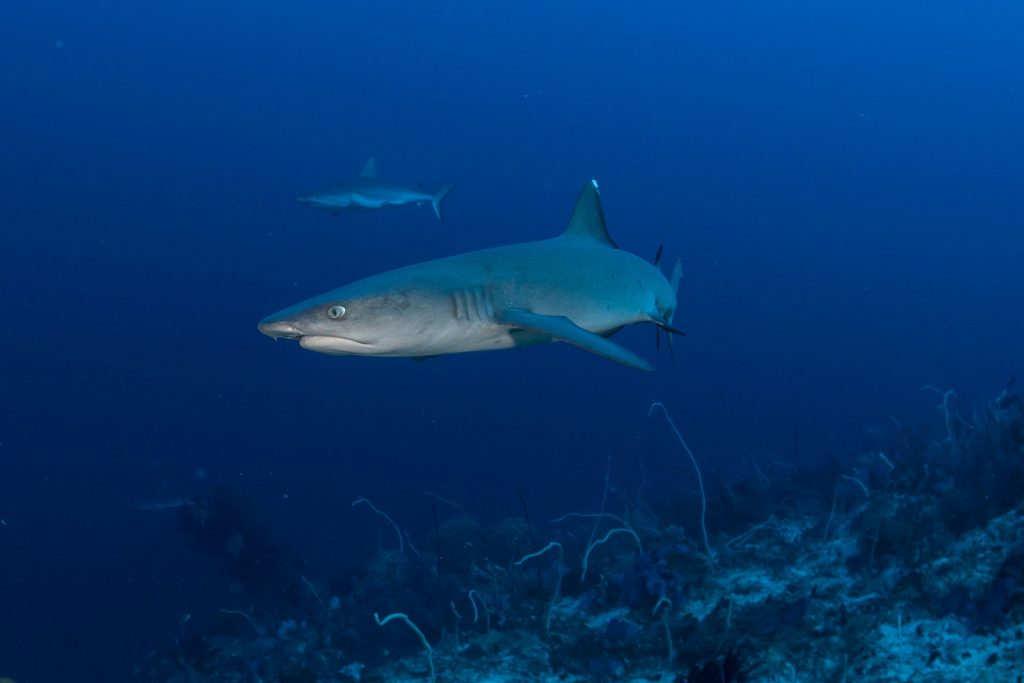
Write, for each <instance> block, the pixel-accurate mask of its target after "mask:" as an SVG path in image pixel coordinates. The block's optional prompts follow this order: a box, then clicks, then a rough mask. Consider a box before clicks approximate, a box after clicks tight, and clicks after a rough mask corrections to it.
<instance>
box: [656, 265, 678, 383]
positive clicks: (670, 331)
mask: <svg viewBox="0 0 1024 683" xmlns="http://www.w3.org/2000/svg"><path fill="white" fill-rule="evenodd" d="M654 260H655V264H660V263H661V248H660V247H659V248H658V255H657V256H656V257H655V259H654ZM682 279H683V262H682V261H681V260H679V259H676V265H675V267H673V268H672V276H671V278H669V284H670V285H671V286H672V291H673V292H675V293H676V297H677V298H678V296H679V282H680V281H681V280H682ZM675 314H676V311H675V309H672V310H671V311H668V312H667V315H665V316H664V317H663V318H662V319H661V320H659V321H657V327H655V328H654V347H655V350H660V349H661V332H662V330H664V331H665V341H666V342H667V344H668V353H669V355H670V356H671V357H672V364H673V365H674V364H675V362H676V349H675V346H674V345H673V343H672V335H674V334H678V335H684V332H683V331H682V330H678V329H676V328H675V327H673V326H672V318H673V317H675Z"/></svg>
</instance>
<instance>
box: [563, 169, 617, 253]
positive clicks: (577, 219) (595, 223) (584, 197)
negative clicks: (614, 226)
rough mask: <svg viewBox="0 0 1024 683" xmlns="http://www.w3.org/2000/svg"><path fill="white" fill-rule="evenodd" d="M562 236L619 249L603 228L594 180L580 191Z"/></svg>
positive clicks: (606, 229) (602, 215)
mask: <svg viewBox="0 0 1024 683" xmlns="http://www.w3.org/2000/svg"><path fill="white" fill-rule="evenodd" d="M562 234H563V235H565V236H567V237H580V238H584V239H590V240H596V241H598V242H600V243H601V244H605V245H607V246H609V247H611V248H612V249H618V248H619V246H618V245H617V244H615V240H613V239H612V237H611V235H609V234H608V228H607V227H605V224H604V208H603V207H602V206H601V194H600V193H599V192H598V191H597V181H596V180H590V181H588V182H587V183H586V184H585V185H584V186H583V189H582V190H580V194H579V197H577V198H576V207H575V208H574V209H573V210H572V217H571V218H570V219H569V225H568V227H566V229H565V232H564V233H562Z"/></svg>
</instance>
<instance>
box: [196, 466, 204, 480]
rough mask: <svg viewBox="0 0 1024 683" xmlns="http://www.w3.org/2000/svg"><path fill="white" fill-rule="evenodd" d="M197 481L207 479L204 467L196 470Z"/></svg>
mask: <svg viewBox="0 0 1024 683" xmlns="http://www.w3.org/2000/svg"><path fill="white" fill-rule="evenodd" d="M196 479H199V480H203V479H206V470H204V469H203V468H202V467H197V468H196Z"/></svg>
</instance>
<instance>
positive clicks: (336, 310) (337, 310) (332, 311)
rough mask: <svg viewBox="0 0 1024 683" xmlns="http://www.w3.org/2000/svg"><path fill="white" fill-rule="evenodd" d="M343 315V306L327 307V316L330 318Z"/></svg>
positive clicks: (334, 318) (335, 318)
mask: <svg viewBox="0 0 1024 683" xmlns="http://www.w3.org/2000/svg"><path fill="white" fill-rule="evenodd" d="M343 315H345V307H344V306H331V307H330V308H328V309H327V317H328V318H330V319H332V320H337V319H338V318H340V317H341V316H343Z"/></svg>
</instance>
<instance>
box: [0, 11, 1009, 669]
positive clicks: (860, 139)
mask: <svg viewBox="0 0 1024 683" xmlns="http://www.w3.org/2000/svg"><path fill="white" fill-rule="evenodd" d="M1022 34H1024V7H1022V6H1021V5H1020V4H1019V3H1012V2H1006V3H987V2H981V3H978V2H940V3H935V2H904V3H897V4H895V5H893V4H891V3H884V4H883V3H877V4H874V3H869V4H864V3H852V2H851V3H842V4H836V3H789V2H779V3H758V2H749V3H719V2H707V3H704V2H701V3H684V4H679V5H676V4H672V3H646V4H645V3H641V4H639V5H636V4H630V3H606V2H598V3H594V2H588V3H580V2H570V3H541V2H531V3H511V2H441V3H435V4H428V3H420V2H408V1H404V2H398V1H395V2H389V3H338V2H322V1H321V2H305V3H270V2H251V3H238V2H220V1H217V2H173V3H172V2H162V1H160V2H147V3H139V2H123V1H104V2H50V1H47V0H35V1H33V2H18V1H12V2H7V3H4V4H2V5H0V64H2V65H3V66H2V68H0V104H2V106H0V141H2V154H0V297H2V299H0V301H2V308H0V311H2V316H0V518H2V519H3V524H2V526H0V676H2V675H6V676H12V677H14V678H15V679H17V680H19V681H57V680H80V681H100V680H105V681H109V680H125V679H126V678H127V677H128V676H129V674H130V672H131V669H132V666H133V665H135V664H137V663H138V662H139V661H141V659H142V658H143V656H144V654H145V653H146V652H147V651H149V650H153V649H161V648H166V647H169V646H170V645H171V644H172V642H173V638H174V636H175V634H176V633H177V632H178V631H177V629H178V626H177V621H176V618H177V615H179V614H180V613H182V612H188V613H191V614H193V615H194V617H193V618H195V619H196V620H197V621H202V620H203V619H207V618H209V615H210V614H211V613H213V612H215V611H216V609H217V608H218V607H221V606H223V605H224V604H225V603H226V601H227V598H226V597H225V596H226V595H227V590H228V588H227V584H228V581H227V578H226V577H225V576H224V575H223V574H222V572H221V571H220V568H219V566H218V564H217V562H216V561H215V560H213V559H211V558H208V557H206V556H204V555H202V554H201V553H197V552H195V551H193V550H190V548H189V546H188V544H187V543H186V542H185V540H184V539H183V538H182V536H181V534H180V533H179V531H178V529H177V524H176V521H175V517H174V515H173V513H171V514H163V513H160V512H154V511H142V510H139V509H137V507H136V506H137V505H138V504H139V503H147V502H154V501H165V500H170V499H174V498H177V497H188V496H192V495H198V494H203V493H208V492H209V491H210V490H211V489H212V488H213V487H214V486H217V485H229V486H231V487H233V488H234V489H235V490H237V491H239V492H241V493H242V494H244V495H245V496H247V497H249V498H250V499H251V500H253V501H256V503H257V504H258V507H259V511H260V515H261V516H262V517H263V518H264V519H266V520H268V522H269V523H270V525H271V527H272V529H273V530H274V533H275V534H277V535H278V536H279V537H281V538H287V539H288V540H289V543H290V545H291V547H292V549H293V550H294V551H295V552H296V553H297V554H299V555H301V556H302V557H303V558H304V559H305V561H306V568H305V570H304V571H305V573H306V574H307V575H309V576H312V577H326V576H328V575H330V574H331V573H332V572H333V571H335V570H336V569H337V568H338V567H339V566H341V565H343V564H344V563H346V562H355V561H359V560H360V559H361V558H365V556H366V555H367V554H368V553H369V552H370V551H371V550H372V549H373V548H375V547H376V545H377V542H378V533H379V527H378V526H377V525H376V524H375V523H374V521H373V520H372V519H371V517H370V513H369V512H368V511H367V510H364V509H359V508H355V509H353V508H350V505H349V504H350V502H351V501H352V499H354V498H356V497H357V496H360V495H365V496H368V497H369V498H371V499H373V500H374V502H375V503H376V504H377V505H379V506H380V507H381V508H384V509H386V510H387V511H389V513H390V514H391V515H392V516H393V517H395V518H396V519H399V520H400V521H401V522H402V523H403V524H402V525H403V527H404V528H406V529H407V530H408V531H409V533H410V536H411V537H412V538H414V539H416V538H425V537H426V536H427V535H428V534H429V533H430V532H431V522H430V509H431V507H430V506H431V505H432V501H431V499H429V498H427V497H426V496H425V495H424V494H425V492H427V491H432V492H435V493H438V494H441V495H444V496H446V497H448V498H452V499H455V500H457V501H459V502H460V504H462V505H463V506H464V507H465V508H466V509H467V510H472V511H473V513H474V514H475V515H477V516H479V517H480V518H482V519H485V520H491V521H493V520H496V519H499V518H500V517H502V516H505V515H509V514H515V515H518V514H521V502H520V495H519V494H521V495H522V498H523V499H524V500H526V501H527V502H528V505H529V508H530V514H531V515H532V516H533V517H535V518H536V519H538V520H542V519H547V518H550V517H552V516H555V515H558V514H561V513H563V512H566V511H568V510H572V509H582V508H589V509H593V508H595V507H596V506H597V504H598V503H599V500H600V494H601V488H602V482H603V478H604V471H605V463H606V460H607V458H608V457H609V456H611V457H612V458H613V470H614V472H615V473H616V476H617V477H619V478H621V479H622V480H627V481H628V480H630V479H634V480H635V479H636V478H639V476H640V475H639V474H638V472H639V471H640V470H639V468H640V466H641V464H642V465H643V466H644V467H657V466H658V465H659V464H665V463H678V462H679V460H678V457H679V454H678V452H677V450H676V449H677V447H676V444H675V442H674V441H673V440H672V438H671V433H670V432H669V431H668V430H667V429H666V426H665V425H664V423H662V422H660V421H659V422H656V421H653V420H648V419H647V417H646V413H647V408H648V406H649V405H650V403H651V402H652V401H654V400H660V401H664V402H665V403H666V404H667V405H668V406H669V408H670V410H671V411H672V413H673V414H674V415H675V416H676V419H677V421H678V423H679V424H680V427H681V428H682V429H683V431H684V432H685V433H686V435H687V439H688V441H689V442H690V445H691V446H692V447H693V448H694V451H695V452H696V453H697V454H698V456H699V457H700V458H701V460H702V462H703V463H704V466H705V467H706V469H707V471H708V472H709V476H724V477H728V475H729V472H730V471H731V468H732V469H734V468H736V467H738V463H740V462H742V461H743V459H744V458H745V457H746V456H745V454H749V453H750V452H751V451H752V450H756V451H761V452H772V453H776V454H779V455H780V457H784V458H786V459H789V460H795V461H808V460H815V459H818V460H820V459H824V458H827V457H832V456H835V455H842V454H846V453H849V452H851V451H855V450H856V449H858V448H860V447H861V446H862V445H863V442H864V439H865V436H864V435H865V433H866V430H869V429H870V428H871V427H872V426H879V425H884V424H886V423H887V422H888V421H889V416H890V415H891V416H894V417H896V418H897V419H899V420H900V421H901V422H906V423H921V424H924V425H928V424H933V423H934V424H937V423H938V420H939V415H938V413H937V412H936V410H935V405H936V403H937V398H936V396H935V395H933V394H932V393H930V392H926V391H922V390H921V387H922V386H924V385H928V384H932V385H935V386H939V387H944V388H945V387H951V386H953V387H955V388H956V389H957V391H958V392H960V393H961V394H962V395H972V396H979V397H988V396H992V395H995V394H996V393H998V390H999V387H1001V386H1003V384H1004V383H1005V382H1006V379H1007V377H1008V376H1009V375H1010V374H1012V373H1014V372H1018V373H1019V372H1021V371H1022V369H1024V367H1022V366H1024V352H1022V347H1021V345H1020V340H1021V339H1022V338H1024V316H1022V315H1021V310H1020V298H1021V293H1022V292H1024V270H1022V269H1021V259H1022V256H1024V237H1022V232H1021V226H1022V224H1024V221H1022V219H1024V166H1022V165H1021V159H1024V126H1022V125H1021V122H1022V121H1024V41H1021V40H1020V36H1021V35H1022ZM372 155H376V157H377V159H378V167H379V169H380V172H381V174H382V175H385V176H388V177H394V178H396V179H403V180H409V181H412V182H424V183H427V184H428V185H431V186H438V187H439V186H440V185H442V184H444V183H446V182H450V181H454V182H456V183H457V186H456V189H455V190H454V191H453V192H452V194H451V196H450V198H449V199H448V203H447V206H446V210H447V219H448V222H447V224H445V225H441V224H439V223H438V222H437V221H436V220H435V219H434V217H433V215H432V214H431V212H430V210H429V208H426V207H424V208H420V209H416V208H407V209H405V210H401V211H397V210H396V211H393V212H387V213H364V214H358V215H351V216H348V215H347V216H342V217H339V218H332V217H331V216H329V215H327V214H324V213H319V212H315V211H312V210H310V209H308V208H305V207H302V206H300V205H298V204H296V203H294V202H292V201H291V198H292V197H293V196H294V195H296V194H298V193H300V192H303V191H306V190H308V189H310V188H311V187H316V186H318V185H320V184H322V183H323V182H325V181H327V180H330V179H332V178H337V177H344V176H346V175H350V174H352V173H354V172H356V171H357V170H358V169H359V167H360V166H361V165H362V163H363V162H364V161H365V160H366V158H368V157H370V156H372ZM588 178H596V179H598V180H599V181H600V183H601V188H602V192H603V196H604V201H605V207H606V211H607V218H608V225H609V230H610V232H611V234H612V235H613V237H614V238H615V239H616V241H617V242H618V243H619V244H620V245H621V246H622V247H623V248H625V249H628V250H630V251H632V252H635V253H637V254H640V255H642V256H645V257H648V258H650V257H653V255H654V253H655V251H656V250H657V248H658V246H659V244H664V245H665V253H666V256H667V257H668V259H670V260H674V259H675V258H676V257H677V256H678V257H681V258H682V260H683V264H684V267H685V278H684V282H683V285H682V291H681V302H680V308H679V312H678V313H677V315H676V324H677V325H678V326H679V327H681V328H683V329H684V330H685V331H686V332H687V335H688V336H687V337H685V338H682V339H678V340H677V343H676V351H677V356H678V359H677V362H676V364H675V365H673V364H672V362H671V361H670V359H669V357H668V355H667V354H666V352H665V349H664V347H663V348H662V350H661V353H660V354H657V355H656V354H655V349H654V340H653V336H654V335H653V332H652V331H651V329H649V328H648V327H641V328H637V329H629V330H626V331H623V332H621V333H620V334H619V335H617V337H616V341H618V342H620V343H622V344H624V345H626V346H628V347H629V348H631V349H633V350H634V351H636V352H637V353H640V354H641V355H643V356H644V357H646V358H648V359H651V360H653V361H654V362H655V364H656V365H657V371H656V372H655V373H653V374H645V373H641V372H637V371H633V370H629V369H627V368H624V367H620V366H617V365H614V364H612V363H608V362H607V361H604V360H601V359H599V358H597V357H596V356H592V355H590V354H587V353H584V352H582V351H580V350H578V349H575V348H572V347H569V346H566V345H549V346H544V347H535V348H529V349H518V350H514V351H503V352H495V353H480V354H468V355H462V356H451V357H444V358H437V359H433V360H431V361H429V362H423V363H414V362H412V361H408V360H404V359H362V358H333V357H328V356H322V355H318V354H314V353H310V352H306V351H301V350H300V349H299V348H298V347H297V346H296V345H295V344H292V343H284V342H278V343H274V342H272V341H271V340H270V339H268V338H267V337H264V336H263V335H260V334H259V333H258V332H257V331H256V323H257V322H258V321H259V320H260V319H261V318H262V317H263V316H265V315H268V314H269V313H272V312H274V311H276V310H278V309H280V308H283V307H285V306H287V305H290V304H292V303H295V302H297V301H299V300H301V299H304V298H306V297H308V296H312V295H314V294H318V293H320V292H322V291H325V290H327V289H331V288H333V287H335V286H338V285H341V284H343V283H345V282H349V281H351V280H355V279H358V278H360V277H363V276H366V275H370V274H373V273H376V272H379V271H381V270H385V269H389V268H393V267H396V266H399V265H403V264H407V263H411V262H416V261H420V260H426V259H429V258H434V257H438V256H442V255H448V254H452V253H458V252H460V251H465V250H471V249H477V248H482V247H485V246H493V245H498V244H504V243H510V242H516V241H526V240H533V239H542V238H545V237H549V236H552V235H554V234H557V233H558V232H559V231H561V229H562V228H563V226H564V223H565V221H566V220H567V218H568V215H569V212H570V209H571V206H572V202H573V200H574V198H575V195H576V192H577V191H578V189H579V187H580V185H581V184H582V183H583V182H584V181H585V180H586V179H588ZM684 474H685V473H684ZM671 476H677V477H678V479H679V481H678V482H675V483H676V484H677V485H680V486H683V485H685V486H690V485H691V483H690V482H689V480H688V479H687V478H686V477H685V476H684V475H682V474H679V475H670V478H671ZM669 483H671V482H669ZM666 485H668V484H666ZM517 492H518V493H517Z"/></svg>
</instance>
